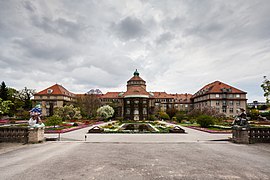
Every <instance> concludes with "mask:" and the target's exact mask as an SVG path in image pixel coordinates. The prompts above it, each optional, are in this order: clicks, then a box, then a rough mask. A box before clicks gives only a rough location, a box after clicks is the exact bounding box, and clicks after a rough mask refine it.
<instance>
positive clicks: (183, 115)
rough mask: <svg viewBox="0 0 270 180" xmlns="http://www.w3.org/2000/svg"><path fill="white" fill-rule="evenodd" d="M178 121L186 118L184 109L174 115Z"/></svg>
mask: <svg viewBox="0 0 270 180" xmlns="http://www.w3.org/2000/svg"><path fill="white" fill-rule="evenodd" d="M175 117H176V119H177V121H178V122H181V121H182V120H185V119H187V114H186V112H185V111H179V112H177V113H176V115H175Z"/></svg>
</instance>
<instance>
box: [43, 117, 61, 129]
mask: <svg viewBox="0 0 270 180" xmlns="http://www.w3.org/2000/svg"><path fill="white" fill-rule="evenodd" d="M61 123H62V118H61V117H60V116H58V115H53V116H51V117H49V118H48V119H47V121H46V123H45V124H46V126H53V127H55V126H56V125H60V124H61Z"/></svg>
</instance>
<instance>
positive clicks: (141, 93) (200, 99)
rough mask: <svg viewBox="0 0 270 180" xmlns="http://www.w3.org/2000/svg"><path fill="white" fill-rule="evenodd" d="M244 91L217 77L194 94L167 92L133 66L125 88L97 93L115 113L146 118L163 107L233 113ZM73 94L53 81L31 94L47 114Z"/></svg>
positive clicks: (69, 100)
mask: <svg viewBox="0 0 270 180" xmlns="http://www.w3.org/2000/svg"><path fill="white" fill-rule="evenodd" d="M246 94H247V93H246V92H244V91H241V90H239V89H237V88H234V87H232V86H229V85H227V84H225V83H222V82H220V81H215V82H213V83H210V84H208V85H206V86H204V87H203V88H202V89H200V90H199V91H198V92H196V93H195V94H194V95H192V94H188V93H184V94H177V93H176V94H168V93H166V92H149V91H147V88H146V81H145V80H143V79H142V78H141V77H140V74H139V72H138V71H137V70H136V71H135V72H134V74H133V77H131V79H129V80H128V81H127V89H126V91H122V92H107V93H106V94H100V93H99V94H98V95H96V96H97V97H98V99H99V101H100V104H101V105H110V106H112V107H113V108H114V109H115V115H116V117H122V118H124V119H126V120H135V121H137V120H147V119H149V116H150V115H151V114H154V113H155V112H157V111H166V110H167V109H170V108H174V109H176V110H178V111H185V112H188V111H190V110H192V109H194V108H196V109H202V108H204V107H210V108H215V109H216V110H217V111H218V112H220V113H224V114H225V115H226V116H234V115H236V114H237V109H239V108H240V107H241V108H246V105H247V103H246V102H247V99H246ZM81 96H82V94H77V95H76V94H74V93H71V92H69V91H68V90H66V89H65V88H64V87H63V86H61V85H58V84H55V85H53V86H51V87H49V88H46V89H45V90H43V91H41V92H39V93H37V94H35V95H34V101H35V103H40V104H41V105H42V111H43V114H45V115H47V116H49V115H52V113H53V108H55V107H61V106H64V105H65V104H70V103H74V102H76V97H81Z"/></svg>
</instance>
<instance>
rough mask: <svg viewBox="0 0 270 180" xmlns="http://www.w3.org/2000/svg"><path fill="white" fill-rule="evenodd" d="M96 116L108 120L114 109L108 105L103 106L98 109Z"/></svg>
mask: <svg viewBox="0 0 270 180" xmlns="http://www.w3.org/2000/svg"><path fill="white" fill-rule="evenodd" d="M97 114H98V115H99V116H100V117H101V118H103V119H108V118H110V117H113V114H114V109H113V108H112V107H111V106H109V105H105V106H102V107H100V108H98V110H97Z"/></svg>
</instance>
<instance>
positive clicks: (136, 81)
mask: <svg viewBox="0 0 270 180" xmlns="http://www.w3.org/2000/svg"><path fill="white" fill-rule="evenodd" d="M133 75H134V76H133V77H132V78H131V79H130V80H128V82H127V90H129V88H130V87H132V86H141V87H142V88H143V89H145V90H146V82H145V81H144V80H143V79H142V78H141V77H140V76H139V75H140V73H139V72H138V70H137V69H136V71H135V72H134V73H133Z"/></svg>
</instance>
